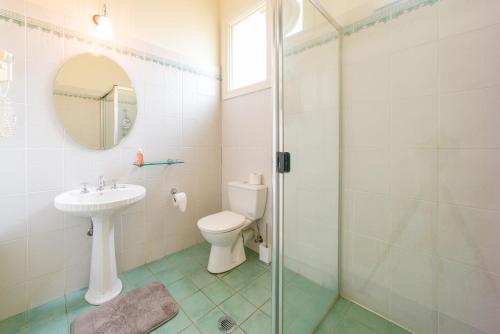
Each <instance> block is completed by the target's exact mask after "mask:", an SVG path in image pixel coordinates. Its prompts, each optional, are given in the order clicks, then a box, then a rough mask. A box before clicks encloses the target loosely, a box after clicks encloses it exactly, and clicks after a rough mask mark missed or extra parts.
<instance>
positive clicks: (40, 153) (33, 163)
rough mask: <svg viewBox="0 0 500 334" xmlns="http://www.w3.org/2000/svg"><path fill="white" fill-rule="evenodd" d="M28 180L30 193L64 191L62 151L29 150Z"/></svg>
mask: <svg viewBox="0 0 500 334" xmlns="http://www.w3.org/2000/svg"><path fill="white" fill-rule="evenodd" d="M27 180H28V191H29V192H37V191H48V190H56V189H62V185H63V154H62V151H61V150H28V151H27Z"/></svg>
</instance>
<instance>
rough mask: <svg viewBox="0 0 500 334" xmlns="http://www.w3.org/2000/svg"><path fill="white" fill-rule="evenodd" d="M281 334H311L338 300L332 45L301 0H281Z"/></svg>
mask: <svg viewBox="0 0 500 334" xmlns="http://www.w3.org/2000/svg"><path fill="white" fill-rule="evenodd" d="M282 30H283V31H282V34H283V36H282V47H283V49H282V50H283V55H282V67H281V69H282V102H283V105H282V113H283V114H282V126H283V136H282V140H283V143H282V147H283V149H284V151H286V152H290V156H291V169H290V172H289V173H286V174H284V176H283V178H282V181H283V191H282V193H281V194H280V196H281V198H282V203H283V218H282V221H283V223H282V236H281V237H282V243H283V248H282V252H283V254H282V257H281V258H280V259H281V263H282V266H283V267H282V268H283V269H282V270H283V275H282V283H281V284H282V296H283V298H282V305H281V307H282V308H281V310H282V324H283V327H282V328H283V333H312V332H314V331H315V328H316V327H317V326H318V324H319V323H320V321H321V319H322V318H323V317H324V315H325V314H326V313H327V312H328V311H329V309H330V308H331V307H332V305H333V304H334V303H335V301H336V300H337V297H338V292H339V291H338V281H339V280H338V249H339V247H338V246H339V245H338V240H339V238H338V226H339V218H338V217H339V208H338V203H339V54H340V53H339V48H340V40H339V36H338V34H337V31H336V29H335V27H334V26H332V25H331V24H330V22H329V21H328V20H327V19H326V18H325V16H323V15H322V13H321V12H320V11H319V10H318V8H317V7H316V6H315V5H313V3H312V2H309V1H307V0H304V1H300V0H285V1H283V16H282Z"/></svg>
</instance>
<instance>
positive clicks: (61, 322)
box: [27, 315, 69, 334]
mask: <svg viewBox="0 0 500 334" xmlns="http://www.w3.org/2000/svg"><path fill="white" fill-rule="evenodd" d="M27 328H28V330H27V333H29V334H48V333H50V334H67V333H69V323H68V319H67V318H66V315H62V316H59V317H56V318H52V319H50V321H47V322H43V323H31V322H30V323H29V324H28V327H27Z"/></svg>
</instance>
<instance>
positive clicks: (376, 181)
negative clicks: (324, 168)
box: [342, 149, 390, 194]
mask: <svg viewBox="0 0 500 334" xmlns="http://www.w3.org/2000/svg"><path fill="white" fill-rule="evenodd" d="M342 157H343V161H342V164H343V167H342V171H343V174H342V179H343V181H344V184H343V187H344V188H345V189H349V188H352V189H355V190H361V191H369V192H378V193H385V194H388V193H389V182H390V172H389V171H390V162H389V152H388V151H387V150H386V149H356V150H354V149H349V150H344V151H343V153H342Z"/></svg>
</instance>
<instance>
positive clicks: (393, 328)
mask: <svg viewBox="0 0 500 334" xmlns="http://www.w3.org/2000/svg"><path fill="white" fill-rule="evenodd" d="M387 334H411V333H410V332H408V331H407V330H406V329H403V328H401V327H399V326H397V325H395V324H392V323H389V326H388V328H387Z"/></svg>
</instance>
